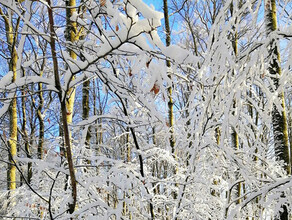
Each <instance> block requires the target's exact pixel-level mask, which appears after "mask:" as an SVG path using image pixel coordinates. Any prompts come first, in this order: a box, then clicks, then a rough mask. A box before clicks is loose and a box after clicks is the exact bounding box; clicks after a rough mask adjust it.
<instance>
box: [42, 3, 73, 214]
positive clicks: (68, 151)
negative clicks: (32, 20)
mask: <svg viewBox="0 0 292 220" xmlns="http://www.w3.org/2000/svg"><path fill="white" fill-rule="evenodd" d="M47 3H48V15H49V26H50V32H51V37H50V46H51V53H52V59H53V69H54V77H55V86H56V89H57V90H58V96H59V100H60V103H61V114H62V122H63V132H64V139H65V146H66V154H67V155H66V156H67V161H68V165H69V174H70V179H71V187H72V201H71V202H70V203H69V204H68V206H69V209H68V211H69V213H70V214H72V213H73V212H74V210H75V206H76V200H77V184H76V178H75V171H74V165H73V158H72V153H71V141H70V133H69V127H68V118H67V109H66V97H63V96H62V87H61V82H60V78H59V70H58V61H57V54H56V42H55V37H56V33H55V31H54V19H53V11H52V7H51V1H50V0H47Z"/></svg>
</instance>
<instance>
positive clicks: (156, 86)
mask: <svg viewBox="0 0 292 220" xmlns="http://www.w3.org/2000/svg"><path fill="white" fill-rule="evenodd" d="M159 90H160V87H159V85H157V84H156V83H155V84H154V85H153V87H152V89H151V90H150V92H154V94H155V95H157V94H158V92H159Z"/></svg>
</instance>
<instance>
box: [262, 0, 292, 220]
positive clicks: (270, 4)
mask: <svg viewBox="0 0 292 220" xmlns="http://www.w3.org/2000/svg"><path fill="white" fill-rule="evenodd" d="M276 11H277V7H276V0H266V1H265V23H266V30H267V35H268V37H269V36H270V35H271V34H272V33H273V32H274V31H276V30H277V12H276ZM269 59H270V63H269V73H270V74H271V75H273V76H274V77H273V78H272V80H273V83H274V87H275V91H277V90H278V88H279V77H280V75H281V59H280V52H279V47H278V40H277V39H275V38H272V40H271V41H270V48H269ZM277 95H278V100H279V101H281V105H282V111H281V112H280V111H278V109H277V107H276V105H273V110H272V123H273V133H274V148H275V154H276V158H277V159H278V160H281V161H284V163H285V164H284V167H283V168H284V169H285V171H286V173H287V175H291V161H290V160H291V159H290V153H289V138H288V126H287V116H286V110H285V99H284V93H283V91H279V93H278V94H277ZM282 196H283V197H284V196H285V195H284V194H283V195H282ZM282 209H283V211H281V212H280V213H279V216H280V219H282V220H284V219H289V213H288V209H287V206H286V205H285V204H284V205H282Z"/></svg>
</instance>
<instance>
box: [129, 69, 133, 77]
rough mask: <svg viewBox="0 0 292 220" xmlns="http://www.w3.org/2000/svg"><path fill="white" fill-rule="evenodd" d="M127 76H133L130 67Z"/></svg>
mask: <svg viewBox="0 0 292 220" xmlns="http://www.w3.org/2000/svg"><path fill="white" fill-rule="evenodd" d="M129 76H133V74H132V69H131V68H130V69H129Z"/></svg>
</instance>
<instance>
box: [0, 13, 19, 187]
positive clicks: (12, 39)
mask: <svg viewBox="0 0 292 220" xmlns="http://www.w3.org/2000/svg"><path fill="white" fill-rule="evenodd" d="M0 14H1V16H2V17H3V19H4V23H5V30H6V38H7V43H8V48H9V51H10V55H11V58H10V62H9V70H10V71H12V72H13V76H12V82H14V81H15V80H16V63H17V59H18V57H17V52H16V48H15V44H16V40H17V35H16V33H14V30H13V26H12V19H11V20H9V18H8V17H7V16H6V15H4V13H3V12H2V10H1V11H0ZM9 119H10V127H9V133H10V137H9V151H10V152H9V162H10V163H9V164H8V170H7V181H8V184H7V186H8V187H7V188H8V190H14V189H16V167H15V166H14V165H13V160H14V157H15V156H16V154H17V105H16V95H14V98H13V99H12V101H11V103H10V107H9Z"/></svg>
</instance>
